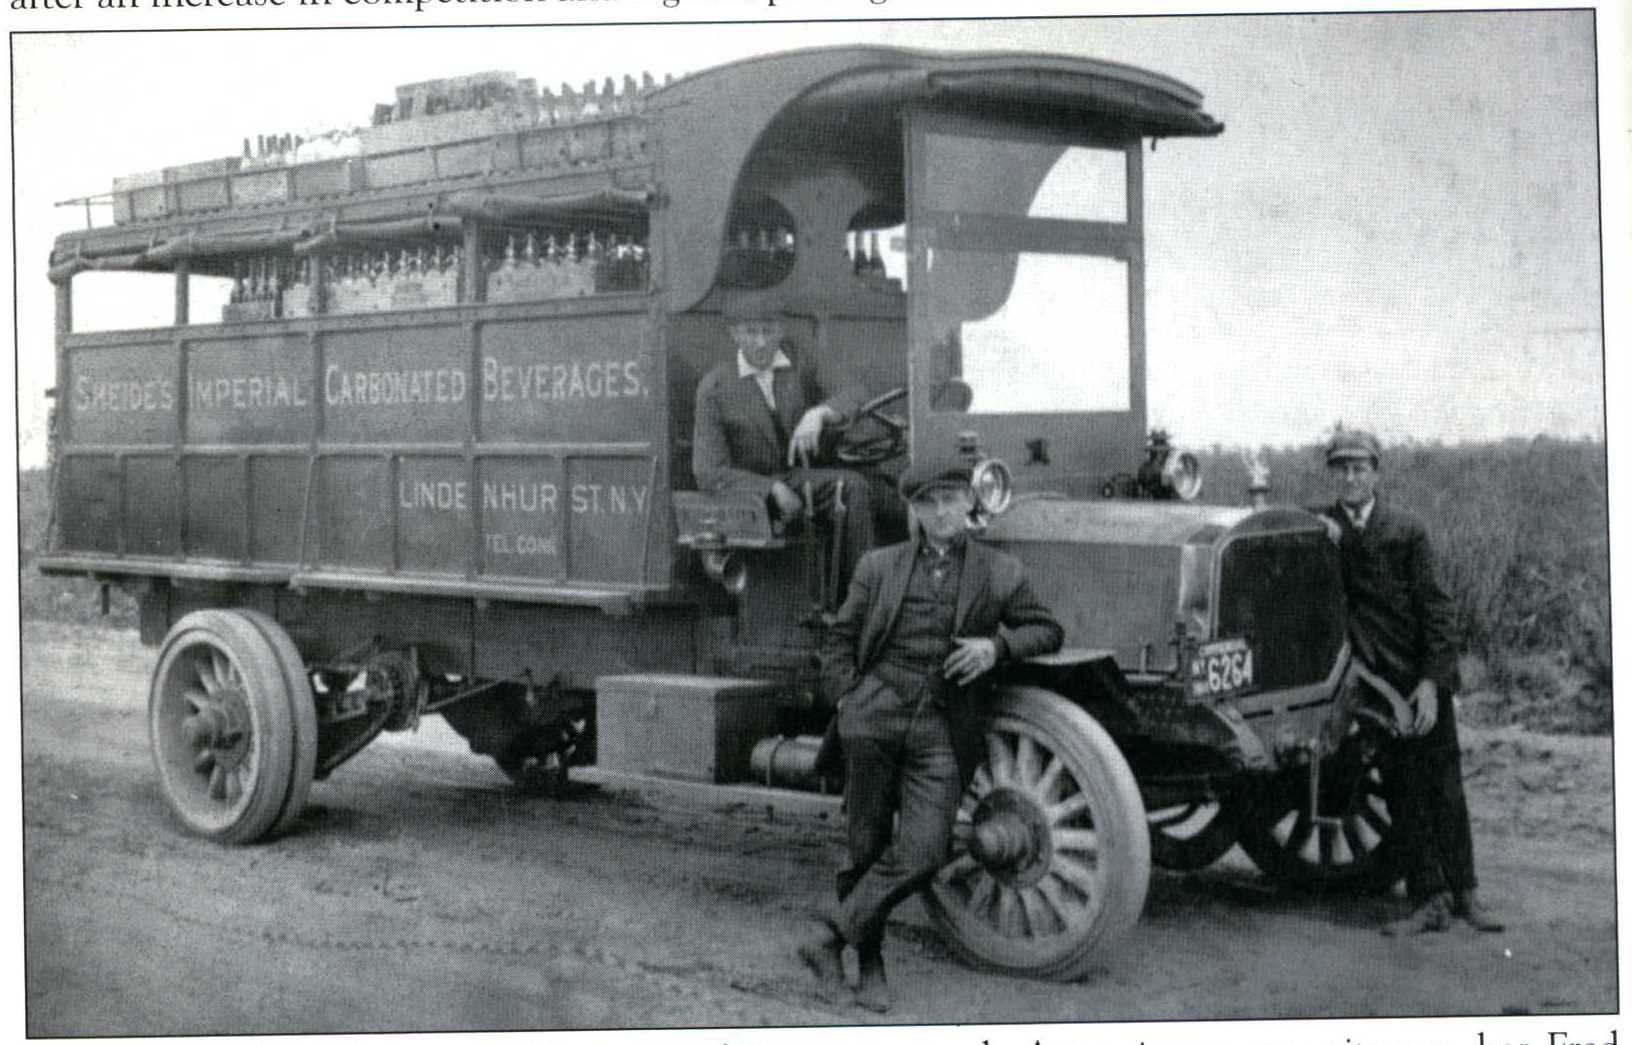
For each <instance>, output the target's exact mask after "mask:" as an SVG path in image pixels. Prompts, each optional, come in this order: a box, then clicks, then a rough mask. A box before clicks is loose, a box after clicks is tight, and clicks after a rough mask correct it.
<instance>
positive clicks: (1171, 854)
mask: <svg viewBox="0 0 1632 1045" xmlns="http://www.w3.org/2000/svg"><path fill="white" fill-rule="evenodd" d="M1238 818H1239V810H1238V808H1237V802H1236V801H1234V800H1232V799H1231V798H1230V797H1228V796H1221V797H1211V798H1197V799H1193V800H1191V801H1188V802H1180V803H1178V804H1176V805H1172V806H1167V807H1165V808H1162V809H1152V810H1150V859H1151V862H1152V863H1154V864H1155V865H1156V866H1157V867H1160V868H1162V869H1163V870H1166V871H1199V870H1201V869H1202V868H1204V867H1210V866H1212V865H1213V864H1214V863H1216V862H1217V861H1218V859H1219V858H1220V857H1222V856H1223V855H1224V854H1225V853H1227V852H1229V851H1230V848H1231V847H1232V846H1234V845H1235V841H1236V836H1237V835H1238V834H1239V833H1240V828H1239V826H1238V824H1237V820H1238Z"/></svg>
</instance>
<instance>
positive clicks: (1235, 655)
mask: <svg viewBox="0 0 1632 1045" xmlns="http://www.w3.org/2000/svg"><path fill="white" fill-rule="evenodd" d="M1255 667H1256V665H1255V664H1254V663H1253V654H1252V645H1251V644H1250V643H1249V642H1248V641H1247V640H1246V639H1245V638H1233V639H1216V640H1214V641H1212V642H1205V643H1202V644H1201V645H1200V646H1197V647H1196V652H1195V655H1194V656H1192V657H1191V658H1190V695H1191V696H1193V697H1218V696H1225V695H1229V694H1236V693H1248V692H1251V691H1252V690H1254V689H1256V688H1257V675H1256V674H1255V670H1254V669H1255Z"/></svg>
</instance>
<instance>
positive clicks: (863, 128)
mask: <svg viewBox="0 0 1632 1045" xmlns="http://www.w3.org/2000/svg"><path fill="white" fill-rule="evenodd" d="M1201 100H1202V98H1201V94H1200V93H1199V92H1198V91H1195V90H1193V89H1192V88H1190V87H1188V86H1186V85H1185V84H1182V83H1180V82H1179V81H1177V80H1174V79H1171V78H1169V77H1166V76H1162V75H1160V74H1158V73H1152V72H1148V71H1146V70H1143V69H1137V68H1134V67H1133V66H1128V65H1121V64H1118V63H1115V62H1105V61H1098V60H1095V59H1088V58H1067V57H1062V56H1059V55H1048V54H1030V53H1009V52H975V53H960V54H954V53H940V52H928V51H912V50H904V49H900V48H890V47H833V48H820V49H812V50H806V51H793V52H786V53H782V54H774V55H768V56H765V57H762V58H751V59H746V60H744V61H740V62H734V63H731V64H729V65H724V66H720V67H718V68H715V69H710V70H707V71H706V72H702V73H699V74H696V75H694V76H690V77H687V78H685V79H683V80H679V81H677V82H675V83H674V84H673V85H671V86H669V87H666V88H664V89H663V90H661V91H658V92H657V93H656V94H654V95H653V97H652V99H651V103H650V104H651V108H652V110H653V111H654V112H657V113H659V114H661V119H662V122H663V132H662V134H663V143H664V157H663V166H664V181H665V188H666V190H667V193H668V196H669V197H670V199H671V200H672V201H673V202H674V203H675V205H676V207H677V210H678V213H677V214H675V215H674V216H673V227H674V229H675V231H676V233H677V235H676V236H675V241H676V242H678V243H680V244H682V245H684V249H688V250H689V249H691V248H693V247H701V248H704V249H705V250H706V251H707V253H705V254H703V255H700V256H699V257H697V258H696V259H695V260H697V261H698V262H704V259H705V258H706V259H707V261H706V262H705V263H700V264H680V265H676V266H674V268H673V269H671V276H670V282H671V291H672V297H671V300H670V308H671V309H673V310H675V311H680V310H683V309H686V308H689V307H690V306H691V305H693V304H695V303H696V302H697V301H698V300H700V299H701V298H702V297H703V296H704V295H705V294H707V293H708V290H709V288H710V287H711V286H712V285H713V283H714V277H715V269H716V267H717V260H716V255H715V253H714V252H715V248H716V246H717V245H718V244H719V243H721V242H722V238H723V236H724V234H725V226H726V222H727V220H728V215H729V211H730V206H731V202H732V200H733V198H734V195H735V193H736V192H737V191H738V189H739V187H741V186H742V184H743V183H744V182H745V181H748V180H752V179H753V178H754V177H755V175H767V174H774V173H775V170H774V169H775V168H777V167H782V168H789V169H798V168H808V167H810V166H813V165H818V164H836V165H839V166H843V167H846V168H848V169H849V170H850V171H851V172H852V173H853V174H855V175H856V176H857V177H858V178H860V179H861V180H862V181H863V182H864V183H866V184H868V185H869V186H870V187H872V189H873V191H874V193H875V198H876V199H879V200H883V201H890V202H892V203H894V204H896V206H895V208H894V209H895V210H896V212H897V213H898V214H899V213H902V212H904V208H902V207H901V206H900V203H901V197H902V193H903V191H904V185H905V178H904V176H903V170H902V168H903V162H904V157H903V154H904V151H905V150H904V147H903V140H902V124H901V115H902V113H903V111H904V110H905V109H906V108H907V107H909V106H923V107H926V108H931V109H934V110H936V111H943V112H952V113H965V114H985V115H996V116H999V117H1001V118H1002V119H1003V120H1004V121H1005V122H1009V123H1012V124H1013V125H1015V126H1026V125H1030V126H1038V127H1043V128H1052V129H1060V128H1071V127H1076V128H1080V129H1082V131H1083V133H1084V134H1085V135H1087V136H1092V137H1096V138H1102V139H1105V140H1107V141H1119V140H1126V139H1129V138H1163V137H1177V136H1192V137H1197V136H1211V135H1216V134H1218V133H1220V132H1222V131H1223V130H1224V125H1223V124H1222V123H1220V122H1218V121H1217V120H1214V119H1213V118H1212V117H1211V116H1209V115H1207V114H1206V113H1205V112H1203V111H1202V109H1201ZM687 260H692V259H687Z"/></svg>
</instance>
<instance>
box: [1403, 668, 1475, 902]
mask: <svg viewBox="0 0 1632 1045" xmlns="http://www.w3.org/2000/svg"><path fill="white" fill-rule="evenodd" d="M1383 754H1384V757H1385V759H1386V762H1385V764H1384V780H1385V781H1386V782H1387V783H1386V786H1387V788H1388V793H1387V797H1388V807H1389V812H1390V813H1391V814H1393V818H1394V830H1395V831H1397V832H1399V835H1400V844H1401V852H1402V854H1403V857H1404V864H1403V866H1404V870H1405V893H1406V896H1407V897H1409V898H1410V899H1411V900H1412V901H1414V902H1417V903H1421V902H1423V901H1425V900H1427V899H1428V898H1429V897H1431V896H1433V895H1434V894H1435V893H1439V892H1444V891H1445V890H1447V889H1450V890H1457V891H1461V890H1468V889H1475V888H1477V887H1478V884H1479V883H1478V880H1477V878H1476V877H1475V876H1474V872H1473V827H1472V825H1471V824H1470V823H1469V821H1468V800H1467V796H1466V794H1464V793H1463V790H1462V751H1461V745H1460V744H1459V743H1458V742H1457V736H1456V702H1455V701H1454V700H1452V699H1451V697H1450V696H1449V695H1448V694H1441V695H1440V698H1439V720H1438V721H1437V722H1436V723H1435V724H1434V728H1433V730H1431V731H1430V732H1429V733H1428V735H1427V736H1425V737H1411V738H1406V739H1403V740H1397V741H1394V742H1393V743H1392V744H1391V745H1390V746H1389V748H1388V749H1387V750H1386V751H1385V752H1383Z"/></svg>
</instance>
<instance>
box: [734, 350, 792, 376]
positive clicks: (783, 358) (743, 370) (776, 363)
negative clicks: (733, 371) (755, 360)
mask: <svg viewBox="0 0 1632 1045" xmlns="http://www.w3.org/2000/svg"><path fill="white" fill-rule="evenodd" d="M792 365H793V360H791V359H789V358H788V354H787V353H786V352H784V351H782V350H781V349H780V348H779V349H777V350H776V358H774V359H772V360H771V365H770V366H768V367H766V368H765V369H764V370H761V369H759V368H758V367H752V366H749V365H748V360H747V358H746V357H744V356H743V354H742V349H740V348H739V349H737V376H738V377H753V376H754V375H755V374H766V373H772V372H774V371H777V370H786V369H787V368H788V367H790V366H792Z"/></svg>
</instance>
